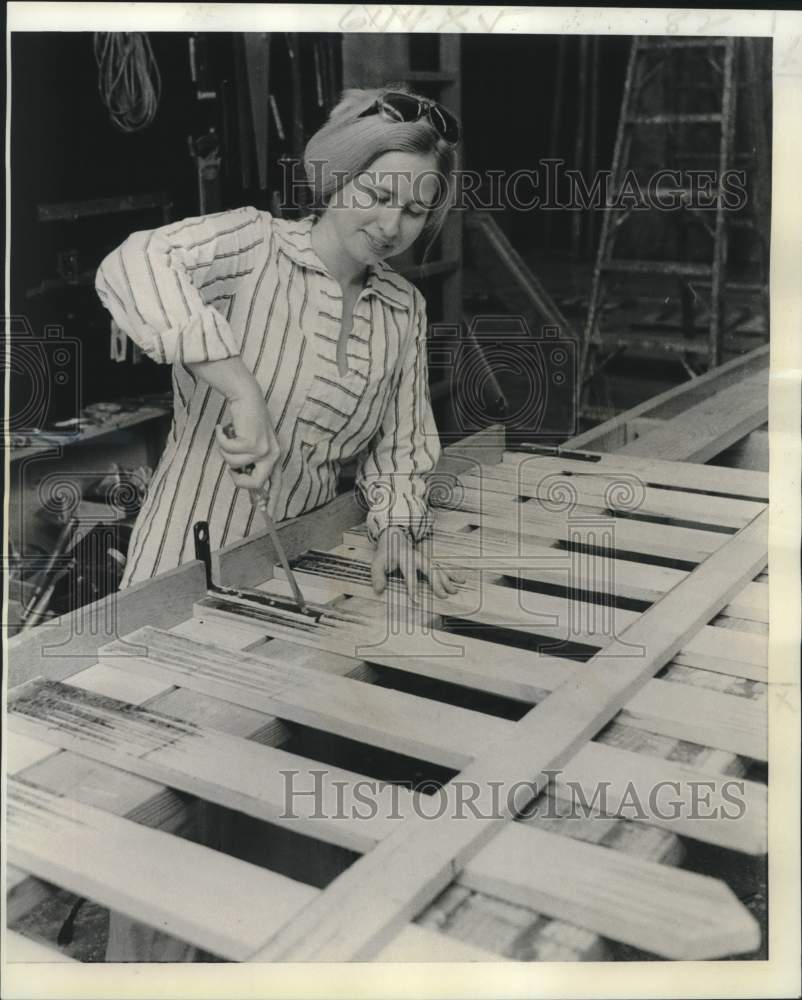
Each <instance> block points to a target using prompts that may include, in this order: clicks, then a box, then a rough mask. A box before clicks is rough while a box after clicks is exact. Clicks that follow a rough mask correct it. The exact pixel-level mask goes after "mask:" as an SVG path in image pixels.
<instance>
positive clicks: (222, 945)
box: [6, 778, 315, 961]
mask: <svg viewBox="0 0 802 1000" xmlns="http://www.w3.org/2000/svg"><path fill="white" fill-rule="evenodd" d="M7 803H8V810H9V811H8V821H7V827H6V829H7V835H8V854H9V858H10V860H11V861H12V863H13V864H16V865H18V866H20V867H22V868H25V869H26V870H27V871H30V872H32V873H33V874H35V875H38V876H39V877H40V878H44V879H47V880H48V881H50V882H55V883H56V884H57V885H60V886H62V887H63V888H65V889H68V890H70V891H71V892H74V893H76V894H78V895H80V896H88V897H89V898H90V899H94V900H96V901H97V902H98V903H101V904H102V905H104V906H108V907H109V908H111V909H114V910H120V911H122V912H124V913H126V914H127V915H129V916H131V917H134V918H135V919H137V920H141V921H143V922H144V923H148V924H151V925H153V926H156V927H159V928H161V929H162V930H164V931H166V932H167V933H169V934H172V935H173V936H175V937H178V938H181V939H182V940H185V941H189V942H190V943H192V944H195V945H198V946H199V947H201V948H205V949H207V950H208V951H211V952H213V953H215V954H217V955H221V956H223V957H224V958H230V959H234V960H239V961H242V960H244V959H246V958H247V957H248V956H249V954H252V953H253V951H254V949H255V948H256V947H257V946H258V944H259V941H260V940H261V939H263V937H264V934H265V931H266V929H268V928H271V927H272V928H275V929H278V928H279V927H281V926H282V925H283V924H284V923H286V922H287V921H288V920H290V919H291V918H292V917H293V916H295V915H297V914H298V912H299V911H300V910H301V909H302V908H303V907H304V906H305V905H306V904H308V903H309V902H310V900H311V899H312V898H313V897H314V894H315V892H314V890H312V889H309V888H308V887H307V886H304V885H302V884H301V883H299V882H293V881H292V880H291V879H288V878H285V877H284V876H282V875H276V874H274V873H273V872H269V871H267V870H266V869H263V868H257V867H256V866H255V865H251V864H247V863H246V862H244V861H238V860H235V859H234V858H230V857H228V856H226V855H224V854H219V853H218V852H216V851H212V850H210V849H209V848H207V847H201V846H199V845H198V844H193V843H190V842H188V841H186V840H180V839H178V838H176V837H173V836H172V835H171V834H167V833H163V832H161V831H160V830H151V829H148V828H147V827H143V826H140V825H139V824H136V823H131V822H130V821H128V820H125V819H120V818H118V817H117V816H112V815H110V814H108V813H105V812H102V811H101V810H100V809H95V808H93V807H91V806H86V805H82V804H81V803H79V802H76V801H75V800H74V799H69V798H65V797H62V796H58V795H54V794H52V793H49V792H45V791H43V790H42V789H38V788H33V787H32V786H29V785H25V784H23V783H22V782H20V781H19V780H17V779H16V778H11V779H9V781H8V794H7ZM65 844H69V845H70V849H69V851H65V849H64V845H65ZM122 858H125V863H124V864H123V863H121V859H122Z"/></svg>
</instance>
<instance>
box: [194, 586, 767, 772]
mask: <svg viewBox="0 0 802 1000" xmlns="http://www.w3.org/2000/svg"><path fill="white" fill-rule="evenodd" d="M265 586H271V587H274V588H275V589H276V590H277V591H278V592H279V593H282V594H288V593H289V587H288V586H287V585H286V584H283V585H280V584H279V582H278V581H270V582H269V583H268V584H266V585H265ZM229 607H230V610H224V609H222V607H221V606H219V605H218V604H217V603H216V602H215V601H204V602H201V603H200V604H199V605H198V608H197V614H198V615H199V616H200V617H202V618H203V617H206V618H210V619H214V620H217V619H219V620H222V621H227V620H236V617H237V616H236V614H235V609H234V607H233V606H229ZM376 607H377V614H380V615H381V617H380V618H379V620H378V621H377V623H376V627H375V629H374V630H373V631H370V630H369V629H366V630H365V633H364V635H363V633H362V632H358V631H357V630H356V629H355V628H354V627H352V628H350V629H349V630H347V631H346V630H336V629H319V630H317V631H316V633H315V634H314V635H311V636H310V635H307V634H305V633H303V632H298V631H297V630H295V629H293V628H291V627H286V628H285V627H282V626H280V625H278V624H277V623H276V622H275V621H273V622H265V623H264V629H265V633H266V634H269V635H275V636H281V637H282V638H287V639H289V640H291V641H292V642H297V643H299V644H304V645H311V646H313V647H315V648H319V649H328V650H332V651H335V652H338V653H340V654H342V655H345V656H350V657H354V658H357V657H359V658H365V659H367V660H369V661H370V662H372V663H377V664H379V665H382V666H388V667H393V668H394V669H397V670H402V671H405V672H411V673H413V674H420V675H421V676H425V677H431V678H434V679H436V680H444V681H448V682H450V683H452V684H457V685H462V686H466V687H471V688H475V689H476V690H479V691H487V692H488V693H491V694H499V695H502V696H505V697H510V698H516V699H519V700H521V701H525V702H530V703H537V702H539V701H542V699H543V697H544V696H545V694H546V693H547V692H549V691H552V690H554V689H555V688H557V687H559V685H560V684H562V683H563V682H565V681H567V680H568V678H570V677H571V676H576V677H577V678H579V677H581V676H582V672H583V670H584V669H585V668H584V667H583V666H582V665H579V666H578V665H577V664H576V663H575V662H573V661H571V660H565V659H560V658H557V657H549V656H544V655H541V654H537V653H533V652H528V651H526V650H522V649H516V648H514V647H511V646H503V647H502V646H499V645H497V644H496V643H491V642H486V641H484V640H482V639H476V638H473V637H471V636H463V635H460V636H454V635H450V634H449V633H445V632H443V633H441V632H439V631H438V630H436V629H435V630H433V631H432V632H431V634H430V635H429V636H428V637H426V636H422V635H420V634H416V633H413V634H409V635H406V634H405V635H404V636H403V651H401V652H398V651H397V650H396V649H395V648H393V647H392V646H391V645H388V644H387V643H386V639H387V631H386V612H385V611H384V610H383V609H382V608H381V606H379V605H378V604H377V605H376ZM243 614H245V612H243ZM500 650H501V651H502V652H503V655H500ZM665 683H666V682H664V681H658V680H651V681H649V682H648V684H647V685H646V686H645V687H644V688H643V689H642V690H641V691H639V692H637V694H636V695H635V696H634V697H633V698H632V699H631V700H630V701H629V702H628V703H627V705H626V712H627V715H626V717H625V721H626V722H627V724H630V725H633V726H636V727H639V728H642V729H646V730H648V731H650V732H654V733H662V734H664V735H667V736H673V737H676V738H678V739H687V740H694V741H695V742H697V743H701V744H704V745H711V746H714V747H719V748H721V749H728V750H732V751H733V752H735V753H742V754H747V755H749V756H757V757H759V758H760V759H763V758H764V757H765V753H766V750H765V747H766V718H765V712H763V711H762V710H760V709H754V710H752V711H751V712H750V711H749V710H747V709H744V708H743V707H742V706H741V702H742V700H743V699H737V700H736V701H732V700H731V699H732V697H733V696H729V695H718V698H726V699H727V700H726V701H719V700H716V698H714V694H715V693H714V692H710V693H709V695H710V696H709V697H708V698H705V697H704V695H703V694H702V692H698V691H696V690H695V689H691V690H688V691H685V692H683V691H682V689H681V687H680V689H679V690H678V691H677V692H675V691H674V690H673V688H677V687H679V686H678V685H672V690H671V691H665V689H664V685H665ZM728 719H731V720H732V721H731V722H728V721H727V720H728Z"/></svg>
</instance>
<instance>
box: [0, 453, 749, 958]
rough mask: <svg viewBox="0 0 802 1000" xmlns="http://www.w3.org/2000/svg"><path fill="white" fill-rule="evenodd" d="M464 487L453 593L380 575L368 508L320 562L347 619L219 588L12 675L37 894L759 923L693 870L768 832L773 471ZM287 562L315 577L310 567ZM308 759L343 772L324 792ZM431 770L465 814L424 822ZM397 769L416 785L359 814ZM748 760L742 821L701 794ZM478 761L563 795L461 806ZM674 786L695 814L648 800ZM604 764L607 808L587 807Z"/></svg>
mask: <svg viewBox="0 0 802 1000" xmlns="http://www.w3.org/2000/svg"><path fill="white" fill-rule="evenodd" d="M445 468H446V470H447V469H448V465H447V463H446V466H445ZM433 496H434V499H435V500H436V502H438V503H439V504H440V505H441V509H440V510H439V511H438V516H437V520H436V525H435V530H434V533H433V535H432V537H431V539H430V541H429V543H428V544H429V545H430V550H431V554H432V556H433V557H434V558H436V559H438V560H441V561H443V562H449V561H450V562H453V563H454V564H455V565H462V566H463V567H465V568H466V572H467V581H466V583H465V585H464V586H463V587H461V588H460V590H459V593H458V594H456V595H455V596H454V597H452V598H450V599H449V600H444V601H440V600H437V599H434V598H433V597H432V595H431V594H427V597H426V600H424V602H423V605H422V606H420V607H415V608H412V607H410V606H409V604H408V602H407V600H406V597H405V594H404V592H403V590H402V589H401V588H400V587H399V586H398V585H396V584H392V583H391V585H390V587H389V588H388V592H387V594H386V595H383V596H382V597H377V596H376V595H375V594H373V591H372V589H371V587H370V579H369V558H370V546H369V543H368V541H367V538H366V535H365V530H364V526H363V525H359V524H356V525H353V527H346V530H344V531H339V532H337V537H336V543H337V544H335V545H328V546H326V547H321V546H320V545H319V544H314V541H313V543H312V544H311V545H310V547H309V548H308V550H307V551H305V552H304V551H302V552H301V553H300V555H299V556H298V558H296V560H295V568H296V570H297V572H298V578H299V581H300V583H301V586H302V589H303V590H304V594H305V596H306V597H307V599H309V600H311V601H313V602H315V603H317V604H325V605H329V606H330V607H331V609H332V614H331V615H330V616H326V617H323V618H322V619H321V620H320V621H319V622H316V623H315V622H310V621H309V620H304V619H303V618H301V617H300V616H294V615H284V616H281V615H279V616H276V615H275V614H271V615H269V616H266V615H264V614H262V613H260V612H259V610H258V607H257V606H255V605H249V604H248V603H247V602H237V601H230V600H226V599H224V598H223V597H221V596H220V595H208V596H207V595H204V594H203V593H202V592H201V593H198V595H197V596H198V600H197V602H196V605H195V612H194V616H193V617H192V618H190V619H187V620H185V621H183V622H181V623H179V624H176V625H174V626H172V627H170V628H163V627H161V628H160V627H152V626H151V625H150V624H149V619H148V616H147V615H146V614H143V615H142V616H141V618H140V620H139V622H138V625H139V627H138V628H136V629H134V630H133V631H130V632H128V633H127V634H126V635H124V636H123V637H122V638H120V639H116V640H114V641H112V642H110V643H107V644H106V645H105V646H104V647H103V648H102V649H101V650H100V654H99V658H98V662H97V663H96V664H95V665H94V666H90V667H88V668H82V669H80V670H75V671H74V672H69V671H65V670H59V671H56V673H55V674H53V675H51V676H53V678H54V679H52V680H45V679H40V680H35V681H30V682H27V683H25V684H23V685H21V686H19V687H18V688H16V689H15V690H14V691H12V692H11V698H10V705H9V727H10V731H11V732H10V740H9V747H10V754H11V758H10V761H9V765H8V773H9V775H10V776H11V781H10V784H9V788H10V794H9V809H10V812H9V856H10V859H11V861H12V862H13V863H14V864H15V865H16V866H17V868H16V869H15V870H12V871H11V872H10V876H9V891H10V897H9V900H10V907H9V914H10V919H12V920H16V921H19V920H21V919H23V918H24V916H25V915H26V914H29V913H30V912H31V911H32V909H33V908H34V907H35V906H36V904H37V903H38V902H39V901H40V900H41V899H42V898H43V895H44V894H46V889H45V888H44V887H43V883H42V881H40V880H46V881H47V882H52V883H55V884H56V885H59V886H61V887H63V888H66V889H68V890H70V891H72V892H74V893H76V894H83V895H87V896H89V897H90V898H92V899H94V900H96V901H97V902H99V903H101V904H102V905H104V906H107V907H109V908H112V909H116V910H120V911H122V912H124V913H126V914H127V915H129V916H131V917H133V918H135V919H137V920H140V921H143V922H146V923H151V924H153V925H155V926H159V927H160V928H162V929H166V930H168V931H169V932H170V933H172V934H174V935H175V936H177V937H180V938H182V939H184V940H186V941H188V942H190V943H192V944H194V945H197V946H198V947H201V948H204V949H207V950H209V951H211V952H213V953H215V954H218V955H220V956H222V957H225V958H229V959H236V960H249V959H250V960H254V959H255V960H272V959H278V960H287V959H289V960H332V959H334V960H337V959H354V958H360V959H364V958H369V959H374V960H403V959H410V960H452V961H468V960H491V959H493V960H500V959H501V958H503V957H508V958H514V959H519V960H520V959H523V960H538V959H540V960H576V959H590V960H592V959H599V958H603V957H609V953H610V948H615V942H619V943H620V944H622V945H626V946H630V947H633V948H636V949H639V950H640V951H642V952H645V953H648V954H651V955H660V956H663V957H670V958H710V957H719V956H724V955H730V954H742V953H748V952H750V951H753V950H754V949H756V948H757V947H758V946H759V944H760V934H759V929H758V927H757V925H756V923H755V921H754V919H753V918H752V917H751V915H750V914H749V913H748V911H747V910H746V909H745V907H744V906H743V905H742V904H741V903H740V901H739V900H738V899H737V898H736V896H735V895H734V894H733V892H732V891H731V890H730V888H729V887H728V886H727V885H726V883H725V882H723V881H720V880H717V879H714V878H710V877H705V876H701V875H698V874H696V873H695V872H693V871H690V870H684V869H682V868H677V867H674V866H676V865H677V864H679V863H680V862H681V861H682V857H683V853H684V849H685V847H686V845H692V844H707V845H713V846H714V847H717V848H718V847H725V848H728V849H730V850H732V851H736V852H741V853H742V854H743V855H745V856H746V855H751V856H759V855H761V854H763V853H764V852H765V850H766V786H765V784H764V783H762V781H760V780H754V772H755V771H756V770H757V772H759V767H758V768H757V769H756V768H754V767H752V770H751V771H750V775H751V776H752V780H747V778H745V777H744V774H745V773H746V771H747V768H749V767H750V766H752V765H753V763H754V762H765V761H766V758H767V749H766V747H767V740H766V709H765V691H766V682H767V656H768V635H767V630H768V599H767V590H768V587H767V582H766V576H765V574H764V573H763V572H762V571H763V570H765V567H766V547H767V546H766V543H767V539H766V477H765V476H764V475H762V474H759V473H745V472H740V471H737V470H727V469H712V468H710V467H706V466H705V467H700V466H694V465H689V464H687V463H670V462H660V461H655V460H650V459H647V458H640V457H625V456H616V455H603V456H598V457H597V459H596V460H592V461H589V460H577V459H573V458H567V459H566V458H563V457H553V456H542V455H532V454H525V453H506V454H505V455H504V456H503V460H502V461H500V462H475V463H471V462H470V461H463V462H462V463H460V464H459V466H457V467H455V471H453V477H452V478H451V479H450V481H448V483H447V484H446V488H443V489H440V490H438V491H437V492H436V493H435V494H434V495H433ZM311 516H314V515H311ZM228 582H230V581H228ZM260 589H261V590H263V591H265V592H268V593H272V594H275V595H279V596H287V595H288V594H289V588H288V586H287V584H286V582H285V581H284V579H283V577H282V574H281V573H280V572H276V573H275V576H273V577H271V578H270V579H269V580H267V581H265V582H264V583H263V584H261V586H260ZM388 623H390V625H391V626H392V627H391V628H389V629H388ZM332 748H336V749H337V753H338V754H339V755H340V757H339V761H340V762H339V763H333V762H332V760H331V759H328V758H329V757H331V755H332V754H334V756H336V754H335V753H334V750H333V749H332ZM552 769H554V770H555V771H559V773H557V774H555V775H554V777H553V780H552V781H551V782H549V781H548V780H546V779H547V775H546V774H545V772H546V771H550V770H552ZM289 771H292V772H293V773H294V774H296V775H297V776H298V779H297V780H299V781H301V784H303V780H306V781H308V782H309V784H308V785H307V786H305V787H311V783H313V782H317V784H316V785H315V786H314V787H316V789H317V790H318V793H319V795H318V797H317V798H316V799H314V800H313V799H312V798H304V799H300V800H299V802H298V808H297V809H296V810H295V811H294V814H293V816H292V817H288V816H287V815H286V797H285V793H286V785H285V783H284V777H283V775H282V772H289ZM376 774H379V775H380V777H379V778H376V777H375V776H376ZM316 775H317V777H316ZM416 776H417V777H418V778H423V779H425V780H428V781H430V782H435V784H436V786H437V787H438V788H440V789H441V791H440V792H438V794H439V795H441V796H442V797H443V801H445V802H446V804H447V807H448V808H447V809H446V812H445V814H444V815H442V816H438V817H436V818H433V819H430V818H422V816H421V815H420V812H421V809H420V808H418V807H419V806H420V805H421V803H422V801H423V800H422V799H421V798H420V796H421V792H420V791H415V790H411V789H410V788H409V787H407V785H408V784H409V783H410V782H411V781H412V780H413V779H415V778H416ZM366 777H368V778H374V779H375V780H377V781H380V783H381V787H382V789H384V791H385V792H388V793H389V792H392V797H393V798H392V801H393V804H394V809H393V811H392V813H390V812H388V811H386V810H382V809H380V810H379V811H378V812H377V814H376V815H372V816H369V817H367V818H358V817H355V816H353V815H348V816H347V817H346V818H341V817H339V815H338V804H341V801H342V796H343V795H345V796H346V797H348V796H350V795H352V794H353V791H354V789H355V788H356V787H357V785H358V784H359V782H361V781H364V780H365V778H366ZM735 779H737V780H738V781H739V782H741V784H740V785H739V786H738V788H739V789H740V795H741V801H742V803H743V807H744V808H743V815H742V816H741V817H740V818H739V819H737V820H718V821H711V820H710V819H702V818H698V817H696V816H694V815H693V810H692V809H691V804H692V803H691V801H690V796H691V795H692V794H693V792H692V791H691V790H692V789H693V788H694V787H697V786H698V784H699V783H703V784H705V786H706V787H707V788H708V789H709V798H708V799H707V800H706V801H707V807H708V808H709V809H712V808H725V807H726V806H727V805H728V804H730V803H731V795H732V787H733V786H732V782H733V781H734V780H735ZM469 781H470V782H473V783H474V785H475V787H477V788H478V789H479V790H480V801H484V799H483V798H482V796H484V795H485V794H486V793H487V790H488V788H489V787H490V784H491V783H493V782H496V783H506V785H505V787H507V786H508V785H510V784H512V783H514V782H516V781H517V782H526V783H528V784H529V786H530V788H534V789H537V791H538V793H539V796H538V797H537V798H536V802H537V803H538V805H539V806H540V807H541V808H539V809H538V815H534V816H528V817H520V818H519V819H517V820H515V819H513V818H512V817H511V816H510V815H509V814H508V812H507V811H505V810H504V809H502V810H501V811H500V812H498V814H495V813H494V817H493V819H479V818H476V819H471V818H470V817H468V818H467V819H465V818H463V819H461V820H455V819H453V818H451V817H450V815H449V811H448V810H449V809H451V807H452V806H454V805H455V796H456V795H457V789H458V787H459V785H460V783H462V784H463V785H465V784H466V783H467V782H469ZM660 782H669V783H673V784H672V787H676V788H678V789H679V791H678V792H677V796H678V798H679V801H680V803H681V805H682V807H683V814H682V815H681V816H680V817H679V818H669V819H666V818H661V817H660V816H657V815H654V814H650V815H648V816H639V815H632V811H631V810H628V809H627V803H630V802H631V800H632V797H633V796H635V797H636V798H637V799H638V800H639V801H641V802H644V801H647V800H648V798H649V794H650V790H652V789H654V788H655V786H657V785H659V783H660ZM600 783H604V784H605V787H606V801H605V803H604V807H603V808H602V807H601V806H600V805H599V804H598V802H597V804H596V805H595V806H594V808H593V809H592V810H591V814H590V815H588V816H585V817H584V818H576V817H572V816H571V815H570V810H569V804H570V793H571V791H572V789H573V790H574V791H575V790H576V789H577V788H578V789H580V790H581V792H582V794H583V796H584V798H585V801H587V802H592V801H594V794H595V792H596V791H597V790H598V788H599V787H600ZM197 801H200V802H201V803H210V804H211V807H212V808H217V809H220V810H223V811H224V812H227V811H231V813H232V814H233V815H235V816H240V817H249V818H250V820H253V821H257V822H259V823H263V824H266V825H265V826H264V827H261V828H260V829H261V830H262V836H263V838H264V840H265V844H266V846H267V847H268V848H269V847H270V844H271V842H273V841H275V844H276V845H278V846H275V847H274V850H273V853H272V854H271V851H270V850H269V849H268V850H266V852H265V857H264V858H261V859H257V860H258V863H254V861H253V860H244V859H242V858H239V857H233V856H230V855H229V854H227V853H224V852H223V851H221V850H215V849H213V848H212V847H211V846H206V844H208V843H210V840H209V839H208V838H207V839H206V843H205V844H204V843H191V842H190V841H189V840H187V839H186V837H178V836H176V835H175V834H174V833H172V832H170V831H171V830H174V831H179V830H180V829H181V827H182V824H185V823H186V821H187V816H188V810H189V808H190V804H191V803H193V802H197ZM428 801H429V804H430V805H431V803H433V802H434V801H435V798H433V797H432V796H429V799H428ZM516 804H518V805H519V806H520V805H525V804H526V803H525V802H520V803H516ZM296 834H301V835H302V836H301V837H299V838H296V837H295V835H296ZM287 836H289V837H290V840H289V841H287V840H282V837H285V838H286V837H287ZM201 839H202V840H203V837H201ZM221 842H222V843H225V839H223V841H221ZM65 843H69V844H70V845H71V846H72V848H74V849H71V850H70V851H67V852H65V850H64V844H65ZM281 845H284V846H283V847H282V846H281ZM287 845H289V846H287ZM282 851H284V853H285V854H286V853H287V852H289V854H290V855H292V864H293V866H294V867H293V869H292V874H287V873H286V872H282V870H281V869H282V863H279V862H277V861H276V858H277V857H279V856H280V855H281V854H282ZM143 858H146V859H147V866H146V867H147V870H145V866H143V864H142V862H141V859H143ZM137 859H140V860H137ZM285 861H286V859H285ZM271 869H272V870H271ZM184 881H185V882H186V884H187V886H188V887H189V888H188V890H187V891H186V892H177V891H176V889H175V887H176V885H177V884H179V882H180V883H181V884H183V882H184ZM209 894H213V897H214V898H215V899H216V900H219V909H217V910H216V911H215V912H214V913H209V910H208V906H207V905H205V903H204V901H208V898H209Z"/></svg>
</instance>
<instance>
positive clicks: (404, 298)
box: [273, 215, 413, 311]
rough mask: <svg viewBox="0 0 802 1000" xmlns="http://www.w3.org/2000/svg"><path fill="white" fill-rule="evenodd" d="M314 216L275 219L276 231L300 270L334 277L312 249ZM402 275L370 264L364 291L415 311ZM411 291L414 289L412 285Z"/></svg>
mask: <svg viewBox="0 0 802 1000" xmlns="http://www.w3.org/2000/svg"><path fill="white" fill-rule="evenodd" d="M313 225H314V216H311V215H310V216H307V217H306V218H304V219H299V220H294V219H275V218H274V219H273V231H274V233H275V235H276V241H277V243H278V246H279V248H280V249H281V250H282V251H283V252H284V253H285V254H286V255H287V256H288V257H289V258H290V260H292V261H294V262H295V263H296V264H300V265H301V267H306V268H310V269H312V270H313V271H319V272H320V273H321V274H325V275H326V276H327V277H329V278H331V279H332V281H333V280H334V278H332V276H331V274H330V273H329V271H328V269H327V268H326V265H325V264H324V263H323V261H322V260H321V259H320V258H319V257H318V255H317V254H316V253H315V250H314V248H313V246H312V226H313ZM404 284H406V283H405V282H403V279H402V278H401V276H400V275H399V274H398V273H397V272H396V271H394V270H393V269H392V268H391V267H390V266H389V265H388V264H385V263H384V261H379V262H378V263H377V264H371V265H370V266H369V267H368V278H367V281H366V282H365V289H366V291H367V292H368V293H369V294H375V295H377V296H378V297H379V298H380V299H382V300H383V301H384V302H386V303H387V304H388V305H390V306H392V307H393V308H395V309H406V310H407V311H409V310H411V309H412V305H413V302H412V292H411V290H409V291H408V290H407V288H405V287H404ZM410 289H411V286H410Z"/></svg>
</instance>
